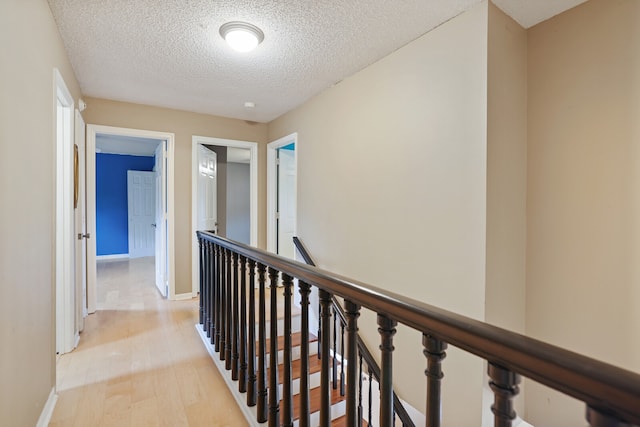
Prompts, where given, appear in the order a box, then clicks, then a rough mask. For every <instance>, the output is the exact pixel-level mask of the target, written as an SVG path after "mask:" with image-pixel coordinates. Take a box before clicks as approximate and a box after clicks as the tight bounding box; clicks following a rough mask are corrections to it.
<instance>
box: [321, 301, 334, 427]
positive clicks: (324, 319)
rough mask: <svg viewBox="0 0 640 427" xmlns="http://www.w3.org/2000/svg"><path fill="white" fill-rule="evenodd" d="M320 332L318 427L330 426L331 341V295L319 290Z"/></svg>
mask: <svg viewBox="0 0 640 427" xmlns="http://www.w3.org/2000/svg"><path fill="white" fill-rule="evenodd" d="M320 323H321V326H320V331H321V332H322V354H324V355H325V356H326V357H323V358H322V359H321V361H322V362H321V366H322V369H321V374H320V375H321V376H320V394H321V396H320V427H329V425H330V424H331V396H330V394H329V393H330V390H329V380H330V379H329V375H330V373H329V361H330V359H329V346H330V339H331V294H330V293H329V292H327V291H324V290H322V289H320Z"/></svg>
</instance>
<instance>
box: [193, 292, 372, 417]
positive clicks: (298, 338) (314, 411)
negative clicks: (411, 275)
mask: <svg viewBox="0 0 640 427" xmlns="http://www.w3.org/2000/svg"><path fill="white" fill-rule="evenodd" d="M266 301H267V303H266V311H267V312H269V311H271V310H270V307H269V299H267V300H266ZM277 303H278V305H277V313H278V317H277V325H278V338H277V349H278V369H277V370H278V396H280V397H281V396H283V382H284V363H283V362H284V351H285V340H284V336H283V332H284V321H285V310H284V295H283V289H282V288H278V298H277ZM254 304H255V310H256V312H258V311H259V301H258V299H257V298H256V300H255V302H254ZM301 324H302V323H301V310H300V308H299V307H296V306H295V305H294V306H293V307H292V309H291V327H292V334H291V343H292V352H291V354H292V363H291V377H292V393H293V399H292V402H293V420H294V424H295V425H298V420H299V418H300V411H301V404H300V383H301V378H300V377H301V366H302V363H301V362H302V360H301V359H300V357H301V355H302V345H303V343H302V333H301V331H300V328H301ZM196 329H197V331H198V333H199V335H200V337H201V338H202V340H203V343H204V344H205V346H206V347H207V349H208V351H209V353H210V354H211V357H212V359H213V360H214V362H215V363H216V366H217V367H218V369H219V370H220V374H221V375H222V376H223V377H224V379H225V382H227V385H228V386H229V388H230V389H231V390H232V391H235V392H234V393H233V394H234V397H235V398H236V401H237V403H238V405H239V406H240V407H241V408H242V409H243V412H244V413H245V416H247V421H248V422H249V424H250V425H254V426H259V425H261V423H259V422H258V421H257V420H258V417H257V413H256V410H255V407H254V408H251V407H248V406H247V402H246V396H245V395H244V394H243V393H240V392H238V383H237V381H236V380H233V379H232V372H231V371H230V370H227V369H226V367H225V362H224V361H221V360H220V359H219V355H218V354H216V352H215V349H214V346H213V345H212V344H211V342H210V341H211V339H210V337H207V334H206V332H205V331H204V330H203V329H202V326H201V325H196ZM270 330H271V322H270V321H267V322H266V324H265V331H266V333H267V336H268V335H269V331H270ZM258 335H259V323H258V322H256V324H255V336H256V337H257V336H258ZM255 345H256V348H258V346H259V342H258V341H256V343H255ZM306 345H307V348H308V361H309V364H308V369H309V389H310V392H309V413H310V422H311V425H312V426H318V425H320V424H319V423H320V404H321V390H320V371H321V369H322V364H321V359H320V358H319V357H318V337H317V336H315V335H313V334H311V333H310V334H309V341H308V342H307V343H306ZM270 348H271V339H270V337H267V338H266V351H267V353H266V360H265V362H266V364H267V365H269V364H270V360H271V359H270V357H271V354H270V351H269V349H270ZM329 359H330V360H329V362H330V368H331V370H332V372H333V367H334V359H335V368H336V369H335V377H336V381H335V383H334V382H333V380H332V384H331V394H330V396H331V425H332V426H346V425H347V424H346V417H345V411H346V397H345V393H344V386H345V384H344V371H343V370H342V366H343V365H342V364H341V360H342V359H343V358H342V356H341V355H340V354H338V353H337V352H336V357H335V358H334V357H333V351H332V354H330V357H329ZM257 363H258V360H257V358H256V366H257ZM270 374H271V372H270V369H269V368H267V370H266V378H267V380H268V379H269V378H270ZM341 383H342V385H341ZM267 402H269V398H268V395H267ZM279 406H280V407H282V406H283V402H282V400H280V405H279ZM281 422H282V424H283V425H285V422H284V419H282V420H281ZM362 425H363V426H367V425H368V423H367V422H366V421H365V420H362Z"/></svg>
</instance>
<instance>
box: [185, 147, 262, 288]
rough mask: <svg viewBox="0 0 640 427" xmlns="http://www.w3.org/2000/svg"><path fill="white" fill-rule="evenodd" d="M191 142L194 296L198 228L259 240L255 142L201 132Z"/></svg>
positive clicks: (253, 243) (251, 241) (247, 241)
mask: <svg viewBox="0 0 640 427" xmlns="http://www.w3.org/2000/svg"><path fill="white" fill-rule="evenodd" d="M192 143H193V145H192V167H191V169H192V175H191V183H192V187H191V189H192V190H191V231H192V250H191V253H192V257H191V260H192V295H193V296H194V297H195V296H197V294H198V292H199V267H198V261H199V258H198V256H197V254H198V241H197V239H196V231H197V230H203V229H206V230H211V231H214V232H216V233H219V234H220V235H222V236H224V237H228V238H230V239H233V240H236V241H238V242H241V243H245V244H248V245H250V246H257V244H258V144H257V143H255V142H250V141H237V140H230V139H221V138H211V137H204V136H194V137H193V138H192ZM219 166H220V167H219ZM222 172H223V173H222ZM214 192H215V194H214ZM194 254H195V255H194Z"/></svg>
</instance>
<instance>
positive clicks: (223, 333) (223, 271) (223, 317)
mask: <svg viewBox="0 0 640 427" xmlns="http://www.w3.org/2000/svg"><path fill="white" fill-rule="evenodd" d="M219 251H220V257H219V258H218V263H219V264H218V265H219V267H220V273H219V275H220V286H219V290H218V298H219V302H218V304H220V316H219V317H220V322H218V329H219V330H220V360H225V358H226V348H227V340H226V337H227V326H226V325H227V260H226V250H225V249H224V248H223V247H220V250H219Z"/></svg>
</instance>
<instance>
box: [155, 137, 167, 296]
mask: <svg viewBox="0 0 640 427" xmlns="http://www.w3.org/2000/svg"><path fill="white" fill-rule="evenodd" d="M166 156H167V153H166V142H165V141H162V142H161V143H160V144H158V147H157V148H156V154H155V166H154V168H153V171H154V173H155V193H156V206H155V221H154V224H155V225H154V227H155V237H156V286H157V288H158V290H159V291H160V293H161V294H162V295H163V296H165V297H166V296H167V289H168V281H167V279H168V275H167V197H166V195H167V193H166V190H167V188H166V168H165V165H166Z"/></svg>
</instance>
